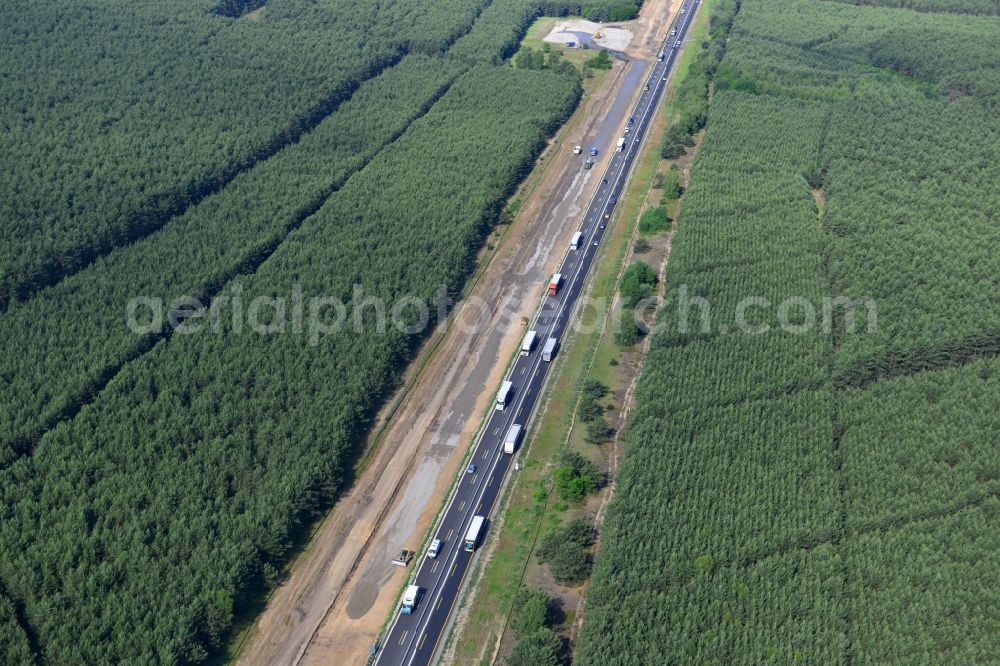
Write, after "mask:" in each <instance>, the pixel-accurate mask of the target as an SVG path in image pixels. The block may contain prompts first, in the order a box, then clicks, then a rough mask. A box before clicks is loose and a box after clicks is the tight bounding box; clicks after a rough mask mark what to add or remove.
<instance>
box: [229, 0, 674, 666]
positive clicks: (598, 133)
mask: <svg viewBox="0 0 1000 666" xmlns="http://www.w3.org/2000/svg"><path fill="white" fill-rule="evenodd" d="M670 4H671V0H649V2H648V3H647V5H646V7H645V8H644V10H643V16H642V17H641V18H640V19H638V20H636V21H633V22H631V23H630V24H629V25H630V29H632V30H633V31H634V32H635V34H636V39H635V40H633V45H634V46H635V47H636V55H637V56H639V57H640V58H643V57H648V56H649V53H648V51H649V44H654V50H655V40H656V38H657V36H660V37H662V35H663V34H664V33H663V30H664V28H665V26H666V25H667V21H668V19H669V16H668V9H667V8H668V6H669V5H670ZM646 23H649V24H650V25H648V26H647V25H646ZM645 65H646V63H645V62H643V61H640V60H636V61H633V62H631V63H620V62H619V63H616V64H615V67H614V69H613V70H612V71H611V72H610V73H609V74H608V76H607V77H606V78H605V79H604V80H603V81H602V83H601V85H600V87H599V88H598V89H596V90H595V91H594V92H593V94H591V95H589V96H587V97H586V98H585V100H584V102H583V103H582V105H581V108H580V109H578V110H577V113H576V114H575V116H574V118H573V119H572V120H571V121H570V123H569V124H568V125H567V126H566V127H564V128H563V130H562V131H561V132H560V134H559V136H557V137H556V139H555V140H553V142H552V143H551V144H550V146H549V147H548V148H547V149H546V151H545V153H544V154H543V155H542V157H541V158H540V163H541V164H543V165H544V172H543V173H542V175H541V178H540V180H538V181H537V184H536V185H535V186H534V189H533V190H532V191H531V193H530V195H529V196H528V197H527V199H526V200H525V203H524V205H523V206H522V208H521V210H520V212H519V214H518V216H517V220H516V221H515V223H514V224H513V225H511V227H510V229H509V230H508V231H507V232H506V234H505V235H504V238H503V240H502V244H501V245H500V247H499V248H498V250H497V251H496V253H495V254H494V255H493V257H492V259H489V263H488V265H487V266H486V268H485V269H484V270H482V271H481V274H480V275H479V277H478V280H477V282H476V283H475V285H474V287H473V288H472V290H471V292H470V295H469V298H468V299H467V300H466V301H465V302H463V303H461V304H459V306H458V308H457V310H456V314H455V316H454V317H453V318H452V320H450V322H451V323H450V325H449V326H448V327H447V330H444V329H442V330H439V331H437V332H436V333H435V334H434V335H433V336H432V337H431V339H430V341H429V342H428V344H427V345H426V346H425V349H424V350H423V351H422V352H421V356H422V358H421V359H420V360H418V361H417V362H416V363H414V364H413V367H412V368H411V370H410V371H409V373H408V374H409V375H410V376H409V377H407V384H408V385H409V388H408V389H406V392H405V394H404V395H401V396H399V399H394V400H392V401H390V403H389V406H387V407H386V409H385V410H384V413H383V414H382V415H380V418H379V419H378V420H377V423H386V425H385V428H384V429H381V430H379V429H378V428H377V429H376V432H381V436H380V437H378V438H375V437H373V438H372V439H373V441H372V442H369V444H368V447H369V450H368V453H367V454H366V459H365V460H366V462H365V465H364V468H363V470H362V471H361V473H360V474H359V476H358V478H357V479H356V481H355V483H354V484H353V486H352V488H351V489H350V490H349V491H348V492H347V493H345V495H344V496H343V497H342V498H341V499H340V501H339V502H337V504H336V505H335V506H334V508H333V509H332V510H331V512H330V514H329V515H328V516H327V518H326V519H325V520H324V521H323V522H322V523H321V524H320V526H319V527H318V529H317V531H316V533H315V534H314V536H313V538H312V541H311V542H310V543H309V545H308V547H307V548H306V550H305V551H304V552H303V553H302V554H301V555H300V556H299V557H298V559H297V561H296V562H295V564H294V566H293V568H292V570H291V572H290V575H289V577H288V579H287V580H286V581H285V583H284V584H282V585H281V586H280V587H279V588H278V589H277V590H275V592H274V594H272V596H271V598H270V599H269V600H268V603H267V606H266V608H265V610H264V611H263V613H262V614H261V615H260V617H259V618H258V620H257V622H256V624H255V626H254V627H253V628H252V630H251V632H250V634H249V635H248V637H247V639H246V640H245V642H244V645H243V646H242V648H241V650H240V656H239V658H238V660H237V663H238V664H246V665H248V666H249V665H254V666H257V665H272V664H281V665H285V664H289V665H290V664H300V663H301V664H337V665H338V666H339V665H341V664H363V663H364V662H365V659H366V658H367V656H368V649H369V646H370V645H371V644H372V643H373V642H374V641H375V639H376V637H377V635H378V632H379V630H380V628H381V627H382V625H383V623H384V622H385V620H386V618H387V617H388V616H389V614H390V612H391V611H392V609H393V606H394V603H395V601H396V599H397V595H398V593H399V591H400V589H401V586H402V584H403V582H404V581H405V579H406V575H407V573H408V570H407V569H404V568H401V567H395V566H392V564H391V562H390V561H391V559H392V557H393V556H394V555H395V554H396V553H398V552H399V550H400V549H402V548H409V549H417V548H419V547H421V546H422V545H423V544H422V541H423V538H424V536H425V534H426V533H427V530H428V528H429V527H430V525H431V523H432V522H433V520H434V518H435V516H436V514H437V511H438V510H439V508H440V507H441V505H442V503H443V500H444V498H445V496H446V495H447V492H448V489H449V487H450V485H451V483H452V481H453V479H454V478H455V477H456V475H457V473H458V469H459V466H460V465H461V463H462V461H463V459H464V456H465V453H466V452H467V450H468V447H469V445H470V444H471V442H472V440H473V439H474V437H475V433H476V429H477V428H478V426H479V423H480V422H481V419H482V416H483V415H484V414H485V413H486V412H487V410H488V409H490V408H491V407H492V403H493V399H494V395H495V392H496V389H497V388H498V387H499V384H500V382H501V380H502V378H503V375H504V371H505V368H506V365H507V361H508V360H509V359H510V358H511V357H512V355H513V354H514V353H515V351H516V349H517V346H518V345H519V344H520V340H521V336H522V333H523V330H524V329H523V328H522V325H521V317H529V316H530V315H531V314H532V312H533V311H534V309H535V307H536V305H537V304H538V302H539V301H540V298H541V294H542V290H543V288H544V286H545V284H546V282H547V279H548V277H549V275H550V272H551V271H552V270H553V269H554V268H555V267H556V266H557V265H558V262H559V260H560V259H561V257H562V254H563V249H564V247H565V246H566V245H568V243H569V239H570V237H571V236H572V234H573V232H574V231H575V230H576V227H577V225H578V216H579V214H580V212H581V211H582V209H583V206H584V205H585V204H586V202H587V201H588V200H589V197H590V195H591V193H592V191H593V189H594V187H595V186H596V185H597V184H598V183H599V178H598V177H597V174H599V173H602V172H603V162H604V159H605V158H606V156H607V155H609V154H610V153H611V151H612V150H613V149H614V148H613V139H612V137H616V136H617V133H618V132H619V131H620V125H621V122H622V118H621V117H620V116H618V115H617V114H616V113H614V112H613V111H615V110H617V109H618V108H621V107H622V106H623V105H625V107H624V108H628V107H627V104H628V102H629V101H630V100H631V99H632V98H633V96H634V94H635V93H636V92H637V90H638V83H639V82H640V81H641V80H642V76H641V72H642V71H645ZM636 72H639V75H638V76H637V75H636ZM576 144H580V145H597V146H600V147H601V148H602V150H601V159H599V161H598V164H597V165H596V166H595V168H594V169H593V170H592V171H583V170H582V169H581V168H580V158H578V157H576V156H574V155H573V154H572V150H571V148H572V146H573V145H576ZM533 180H534V177H533V178H531V179H529V182H533ZM490 242H495V239H492V238H491V241H490ZM484 256H485V255H484ZM422 361H426V362H422ZM422 555H423V553H422V552H421V553H419V554H418V557H419V556H422Z"/></svg>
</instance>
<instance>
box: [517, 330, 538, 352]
mask: <svg viewBox="0 0 1000 666" xmlns="http://www.w3.org/2000/svg"><path fill="white" fill-rule="evenodd" d="M537 338H538V334H537V333H535V332H534V331H528V332H527V333H525V334H524V340H522V341H521V356H527V355H529V354H530V353H531V350H532V349H534V348H535V340H536V339H537Z"/></svg>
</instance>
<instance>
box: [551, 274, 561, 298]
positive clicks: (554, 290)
mask: <svg viewBox="0 0 1000 666" xmlns="http://www.w3.org/2000/svg"><path fill="white" fill-rule="evenodd" d="M561 283H562V274H561V273H556V274H555V275H553V276H552V279H551V280H549V296H555V295H556V294H558V293H559V285H560V284H561Z"/></svg>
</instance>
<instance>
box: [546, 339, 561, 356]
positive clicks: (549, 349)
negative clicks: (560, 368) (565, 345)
mask: <svg viewBox="0 0 1000 666" xmlns="http://www.w3.org/2000/svg"><path fill="white" fill-rule="evenodd" d="M558 346H559V339H558V338H549V339H548V340H546V341H545V346H544V347H542V360H543V361H551V360H552V359H553V358H554V357H555V355H556V348H557V347H558Z"/></svg>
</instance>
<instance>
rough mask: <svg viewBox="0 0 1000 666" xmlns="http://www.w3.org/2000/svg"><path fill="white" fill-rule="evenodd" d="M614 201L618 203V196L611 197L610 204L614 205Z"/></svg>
mask: <svg viewBox="0 0 1000 666" xmlns="http://www.w3.org/2000/svg"><path fill="white" fill-rule="evenodd" d="M616 203H618V197H611V205H612V206H614V205H615V204H616Z"/></svg>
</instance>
